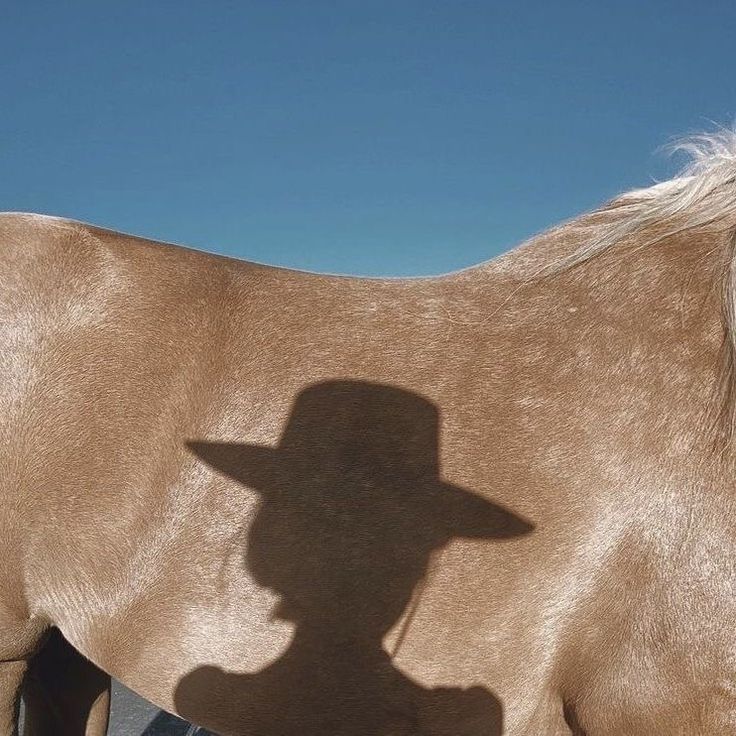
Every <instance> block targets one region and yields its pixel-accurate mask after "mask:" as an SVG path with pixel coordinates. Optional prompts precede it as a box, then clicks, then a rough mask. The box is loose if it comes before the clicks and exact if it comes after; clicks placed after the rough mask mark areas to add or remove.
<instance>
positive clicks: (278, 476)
mask: <svg viewBox="0 0 736 736" xmlns="http://www.w3.org/2000/svg"><path fill="white" fill-rule="evenodd" d="M438 443H439V413H438V410H437V408H436V407H435V406H434V404H432V403H431V402H430V401H428V400H427V399H425V398H423V397H421V396H419V395H417V394H414V393H411V392H409V391H405V390H402V389H399V388H396V387H393V386H387V385H381V384H372V383H365V382H358V381H330V382H326V383H320V384H315V385H312V386H309V387H307V388H306V389H304V391H302V393H300V394H299V395H298V397H297V398H296V401H295V403H294V406H293V408H292V412H291V415H290V417H289V420H288V422H287V425H286V428H285V430H284V432H283V434H282V436H281V439H280V441H279V444H278V446H277V447H262V446H257V445H248V444H237V443H235V444H231V443H218V442H204V441H196V442H189V443H187V445H188V447H189V449H190V450H191V451H192V452H193V453H195V454H196V455H197V456H198V457H199V458H200V459H201V460H202V461H203V462H205V463H206V464H207V465H209V466H210V467H211V468H213V469H215V470H216V471H217V472H218V473H220V474H222V475H224V476H226V477H228V478H230V479H233V480H236V481H238V482H239V483H241V484H243V485H244V486H247V487H248V488H250V489H253V490H255V491H257V492H258V493H259V494H260V496H261V502H260V506H259V509H258V512H257V514H256V517H255V519H254V521H253V523H252V525H251V527H250V529H249V532H248V536H247V541H246V549H245V550H244V561H245V565H246V566H247V568H248V570H249V573H250V574H251V576H252V577H253V578H254V579H255V580H256V582H258V584H260V585H262V586H264V587H267V588H269V589H271V590H272V591H274V592H275V593H277V594H278V595H279V596H280V598H281V602H280V604H279V606H278V608H277V611H276V614H275V615H276V616H278V617H279V618H282V619H284V620H289V621H292V622H293V623H294V624H295V631H294V635H293V639H292V641H291V644H290V645H289V647H288V649H287V650H286V651H285V652H284V653H283V654H282V655H281V657H280V658H279V659H277V660H276V661H275V662H273V663H272V664H271V665H269V666H267V667H265V668H264V669H262V670H261V671H259V672H249V673H235V672H225V671H223V670H221V669H219V668H217V667H215V666H204V667H200V668H198V669H196V670H194V671H193V672H190V673H189V674H187V675H186V676H185V677H184V678H183V679H182V680H181V681H180V682H179V684H178V686H177V689H176V692H175V703H176V708H177V711H178V712H179V713H180V714H181V715H182V716H183V717H185V718H187V719H188V720H190V721H192V722H194V723H198V724H201V725H202V726H204V727H206V728H208V729H211V730H213V731H215V732H220V733H224V734H243V736H331V735H338V734H339V736H379V735H380V736H420V735H424V734H442V735H446V736H500V734H501V733H502V730H503V708H502V706H501V703H500V702H499V700H498V699H497V698H496V697H495V696H494V695H493V693H491V692H490V691H489V690H487V689H486V688H484V687H480V686H476V687H470V688H459V687H446V688H425V687H423V686H422V685H420V684H419V683H417V682H415V681H413V680H412V679H411V678H410V677H408V676H407V675H405V674H404V673H403V672H402V671H401V670H399V669H398V668H397V667H396V666H395V665H394V664H393V661H392V657H391V656H389V654H388V653H387V652H386V651H385V649H384V648H383V639H384V637H385V635H386V633H387V632H388V631H389V630H391V629H392V627H394V626H396V624H397V622H399V621H400V620H402V616H404V620H405V621H406V620H410V619H411V614H412V611H410V610H408V609H409V608H410V607H411V606H410V602H411V601H412V596H413V595H415V591H417V590H418V589H419V588H420V586H421V583H422V581H423V580H424V579H425V576H426V574H427V570H428V565H429V561H430V558H431V556H432V554H433V553H434V552H437V551H439V550H441V549H442V548H443V547H445V546H446V545H447V544H448V543H449V542H450V541H451V540H452V539H454V538H456V537H459V538H467V539H477V540H488V541H489V543H490V542H492V541H493V540H501V539H508V538H511V537H516V536H519V535H523V534H527V533H529V532H530V531H531V530H532V528H533V527H532V525H531V524H530V523H528V522H527V521H525V520H523V519H522V518H520V517H519V516H517V515H515V514H513V513H511V512H510V511H508V510H506V509H504V508H503V507H501V506H499V505H497V504H494V503H492V502H490V501H488V500H487V499H486V498H484V497H481V496H479V495H476V494H474V493H472V492H471V491H469V490H466V489H464V488H461V487H459V486H456V485H453V484H450V483H447V482H445V481H444V480H442V478H441V475H440V468H439V449H438ZM243 624H244V625H245V626H247V625H248V622H247V620H245V621H244V622H243ZM402 625H403V624H402ZM403 633H406V627H404V630H403V631H402V635H403ZM233 645H234V646H237V643H234V644H233Z"/></svg>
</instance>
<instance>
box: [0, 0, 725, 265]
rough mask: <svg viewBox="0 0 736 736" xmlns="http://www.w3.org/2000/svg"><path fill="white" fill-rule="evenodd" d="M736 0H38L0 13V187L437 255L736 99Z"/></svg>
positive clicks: (396, 253)
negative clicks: (696, 0)
mask: <svg viewBox="0 0 736 736" xmlns="http://www.w3.org/2000/svg"><path fill="white" fill-rule="evenodd" d="M735 39H736V3H734V2H733V0H729V2H718V1H714V2H707V3H703V4H698V6H697V7H696V6H695V4H694V3H692V2H677V1H674V2H672V1H670V2H662V1H661V0H656V1H652V0H650V1H648V2H642V1H641V0H638V1H637V2H633V1H631V0H618V1H617V2H514V3H511V2H508V3H506V2H504V3H501V2H491V1H490V0H487V1H485V2H480V1H472V2H470V1H464V0H445V1H444V2H435V1H434V0H421V1H419V0H391V1H388V2H383V1H380V2H375V1H372V0H357V1H353V0H345V1H341V0H332V1H330V2H323V1H321V0H299V1H296V0H259V1H256V2H248V1H247V0H241V1H240V2H236V1H235V0H233V1H232V2H218V1H216V0H215V1H212V0H211V1H208V2H204V1H203V0H202V1H199V2H191V1H188V0H179V1H178V2H157V1H156V0H151V1H150V2H137V1H135V0H133V1H130V2H106V1H104V0H97V1H96V2H74V1H73V0H72V1H71V2H63V3H61V2H58V1H55V2H45V1H44V2H39V1H34V0H27V1H26V2H20V0H13V1H12V2H4V3H3V4H2V15H1V16H0V82H1V86H0V90H1V93H2V97H1V98H0V99H1V101H0V172H1V175H0V209H5V210H31V211H38V212H45V213H50V214H58V215H64V216H68V217H72V218H76V219H81V220H85V221H91V222H94V223H97V224H101V225H104V226H107V227H111V228H115V229H120V230H124V231H127V232H133V233H136V234H141V235H146V236H149V237H153V238H158V239H162V240H169V241H175V242H180V243H184V244H189V245H192V246H194V247H200V248H204V249H207V250H212V251H217V252H222V253H226V254H229V255H236V256H240V257H243V258H249V259H253V260H258V261H262V262H267V263H273V264H280V265H287V266H291V267H295V268H307V269H311V270H326V271H331V272H341V273H355V274H367V275H374V274H386V275H404V274H429V273H441V272H445V271H449V270H454V269H457V268H461V267H464V266H467V265H470V264H473V263H477V262H480V261H483V260H487V259H488V258H490V257H492V256H493V255H495V254H497V253H500V252H502V251H503V250H506V249H508V248H510V247H512V246H513V245H515V244H516V243H518V242H520V241H522V240H523V239H525V238H527V237H528V236H529V235H531V234H533V233H535V232H537V231H539V230H541V229H544V228H546V227H548V226H550V225H552V224H554V223H556V222H558V221H560V220H562V219H565V218H568V217H571V216H573V215H575V214H576V213H578V212H581V211H583V210H585V209H589V208H591V207H594V206H595V205H596V204H598V203H600V202H601V201H603V200H605V199H607V198H609V197H610V196H612V195H614V194H616V193H617V192H619V191H621V190H624V189H627V188H631V187H633V186H638V185H644V184H647V183H648V182H650V181H651V180H652V178H653V177H655V178H664V177H666V176H667V175H668V174H669V173H670V172H671V171H672V165H671V164H670V163H668V162H667V161H666V160H665V159H664V158H663V157H661V156H659V157H658V156H656V155H655V150H656V149H657V147H658V146H660V145H661V144H663V143H666V142H667V141H668V140H669V139H671V137H672V136H675V135H678V134H682V133H687V132H692V131H696V130H701V129H703V128H708V127H709V125H710V123H709V121H711V120H713V121H716V122H719V123H726V124H730V123H731V122H732V121H733V119H734V116H735V115H736V63H734V44H735V43H736V41H735Z"/></svg>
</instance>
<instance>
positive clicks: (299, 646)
mask: <svg viewBox="0 0 736 736" xmlns="http://www.w3.org/2000/svg"><path fill="white" fill-rule="evenodd" d="M698 145H699V146H700V148H697V147H696V150H695V158H694V163H693V166H692V167H691V168H690V170H688V171H687V172H686V175H685V176H683V177H682V178H678V179H676V180H673V182H670V183H669V184H668V185H666V186H658V187H654V188H652V189H649V190H643V191H641V192H635V193H631V194H629V195H624V196H623V197H621V198H619V199H618V200H616V201H615V202H613V203H612V204H610V205H608V206H606V207H604V208H603V209H601V210H600V211H598V212H595V213H592V214H590V215H585V216H583V217H581V218H579V219H577V220H575V221H572V222H570V223H568V224H566V225H564V226H562V227H560V228H557V229H555V230H552V231H550V232H549V233H545V234H543V235H541V236H539V237H538V238H536V239H535V240H533V241H531V242H530V243H528V244H526V245H525V246H523V247H521V248H519V249H517V250H515V251H512V252H510V253H508V254H506V255H504V256H503V257H501V258H498V259H496V260H494V261H490V262H488V263H486V264H482V265H480V266H477V267H475V268H472V269H468V270H466V271H461V272H458V273H455V274H450V275H448V276H443V277H438V278H427V279H397V280H390V279H354V278H345V277H331V276H322V275H317V274H304V273H299V272H295V271H289V270H284V269H276V268H270V267H266V266H260V265H256V264H249V263H244V262H240V261H237V260H233V259H228V258H223V257H218V256H212V255H208V254H204V253H199V252H197V251H193V250H189V249H186V248H180V247H177V246H170V245H164V244H158V243H152V242H150V241H144V240H141V239H138V238H134V237H130V236H125V235H120V234H117V233H112V232H109V231H104V230H100V229H98V228H94V227H91V226H87V225H82V224H79V223H74V222H68V221H64V220H57V219H54V218H39V217H37V216H32V215H4V216H1V217H0V261H2V268H1V269H0V273H1V274H2V276H0V285H1V286H2V288H0V350H1V354H2V356H3V360H2V363H1V364H0V365H1V370H2V375H3V377H2V381H1V382H0V409H1V411H0V435H1V438H2V446H3V448H4V454H3V456H2V457H1V458H0V479H2V484H3V486H2V493H3V495H4V503H3V505H2V510H1V511H0V525H1V526H2V528H3V534H2V535H0V540H1V541H0V545H2V547H3V549H2V555H3V557H2V559H3V560H4V561H5V564H4V565H3V566H2V568H0V576H1V577H0V660H2V662H1V663H0V695H1V696H2V698H0V734H3V733H11V732H12V730H11V729H12V727H13V721H14V717H15V715H14V713H15V705H16V702H17V694H18V693H19V692H20V688H21V683H22V681H23V676H24V672H25V669H26V663H27V662H28V661H29V660H31V658H32V657H33V655H34V653H35V652H36V651H38V649H39V647H40V646H41V644H42V643H43V641H44V638H45V636H46V635H47V632H48V630H49V628H50V627H52V626H56V627H58V628H59V629H60V630H61V631H62V632H63V634H64V635H65V637H67V639H68V640H69V641H70V642H71V643H72V644H73V645H74V647H76V648H77V649H78V650H79V651H80V652H82V653H83V654H84V655H85V656H86V657H88V658H89V659H90V660H91V661H92V662H94V663H95V665H96V666H97V667H99V668H100V669H97V668H96V667H95V668H92V665H89V667H90V670H89V672H90V673H98V672H99V675H100V677H101V678H103V679H101V680H100V682H101V683H102V685H103V686H104V684H105V682H106V681H105V679H104V678H105V677H106V675H105V674H103V673H108V674H111V675H114V676H115V677H117V678H119V679H120V680H121V681H122V682H124V683H125V684H127V685H129V686H130V687H132V688H133V689H134V690H136V691H137V692H139V693H141V694H142V695H144V696H145V697H147V698H149V699H150V700H152V701H153V702H155V703H156V704H158V705H159V706H160V707H162V708H164V709H166V710H169V711H172V712H177V713H179V714H180V715H182V716H183V717H185V718H188V719H190V720H192V721H195V722H198V723H201V724H202V725H204V726H205V727H208V728H210V729H213V730H214V731H217V732H221V733H224V734H258V735H259V736H267V735H268V734H274V736H275V735H276V734H280V735H284V734H288V735H289V736H292V735H294V736H296V734H299V735H300V736H311V735H312V734H314V735H315V736H316V734H329V733H333V734H343V735H349V734H356V736H357V734H376V735H378V734H381V735H384V734H386V735H388V734H391V735H394V734H402V735H403V734H407V735H409V734H412V735H419V734H453V735H454V736H458V735H461V736H465V735H467V736H475V735H476V734H477V735H478V736H480V734H484V735H486V736H488V735H490V734H501V733H505V734H511V735H512V736H522V735H526V734H538V733H544V734H565V733H571V732H574V733H578V734H582V733H587V734H589V735H590V736H593V735H594V734H595V735H608V734H611V735H613V734H623V733H626V734H632V735H636V736H639V735H642V736H643V735H644V734H651V733H668V734H692V733H695V732H698V733H703V734H713V735H715V734H724V733H736V729H734V727H733V724H732V723H731V721H730V720H729V718H730V717H731V716H730V714H731V713H732V712H733V709H734V708H735V707H736V705H735V704H734V703H732V702H731V700H730V697H731V696H730V695H729V693H731V692H732V689H729V687H730V685H728V683H732V682H733V676H734V674H735V673H734V672H733V663H732V660H731V658H730V652H731V651H732V649H733V637H732V634H731V628H730V627H731V622H732V620H733V614H734V610H733V609H734V606H735V605H736V604H735V603H734V599H733V596H732V595H731V594H730V593H729V591H731V590H732V587H731V586H732V585H733V583H734V582H736V580H735V579H734V569H733V559H734V555H733V546H734V544H735V542H734V540H735V539H736V535H734V531H736V530H735V528H734V527H735V524H736V522H735V520H734V518H733V513H734V512H733V509H734V503H733V492H732V485H731V482H730V477H731V476H730V469H731V452H732V451H731V446H730V442H731V432H732V419H731V418H732V416H733V412H732V406H733V400H732V398H733V392H732V390H731V384H732V381H733V375H734V374H733V369H732V366H733V360H732V352H733V348H732V346H733V345H734V344H736V342H735V341H734V337H733V336H734V334H736V331H734V325H733V321H734V318H733V309H732V306H731V305H732V304H733V294H734V289H733V284H732V282H731V278H730V274H731V273H732V272H733V270H734V269H732V268H731V263H732V261H733V238H732V233H733V231H734V226H736V186H735V185H734V183H733V182H734V181H736V177H735V176H734V174H736V164H733V160H734V156H733V155H732V153H733V151H734V150H736V145H735V144H734V137H733V136H732V135H731V134H730V133H724V134H721V135H719V136H714V137H712V138H708V139H703V140H702V141H700V143H699V144H698ZM729 155H730V156H731V158H730V159H729ZM729 167H730V168H729ZM49 673H51V669H49ZM91 676H92V675H90V674H87V675H83V676H80V678H79V679H80V681H81V680H85V681H86V682H87V683H89V682H90V681H91V680H90V679H89V678H90V677H91ZM32 679H33V678H29V679H28V682H32ZM51 679H52V677H51V674H49V675H48V677H47V678H46V680H44V681H47V682H51ZM42 680H43V678H41V680H39V679H38V678H37V682H40V681H42ZM103 686H101V688H100V689H99V692H98V695H99V697H100V698H101V700H100V702H101V703H102V705H97V706H95V707H96V709H97V710H96V715H93V717H94V718H95V719H96V721H95V722H96V723H97V726H96V728H97V730H98V731H99V730H100V729H101V726H100V725H99V724H100V723H102V721H103V720H104V719H101V718H100V715H99V713H100V711H104V707H105V702H104V697H105V695H104V687H103ZM81 687H82V685H81V684H80V688H81ZM48 692H49V693H51V695H50V696H49V698H50V699H51V701H52V703H51V705H49V707H51V708H53V707H56V706H55V705H54V704H53V700H54V699H56V700H57V701H61V699H64V698H68V697H70V696H71V691H68V692H64V689H63V688H59V689H58V690H54V689H53V688H50V689H49V690H48ZM93 700H95V701H96V698H95V699H93ZM31 701H32V702H33V703H35V706H34V707H35V708H36V709H37V710H38V711H39V712H40V711H41V710H42V709H43V707H44V706H43V705H42V704H41V703H42V699H38V698H37V699H36V700H35V701H33V698H31ZM91 707H92V706H91V705H90V702H89V699H88V701H87V704H86V705H84V704H82V705H79V708H80V711H79V713H78V715H79V714H80V713H81V715H79V718H77V722H80V719H81V721H82V722H83V720H84V717H85V716H86V712H87V711H88V710H89V709H90V708H91ZM37 718H41V716H37ZM37 722H40V721H37ZM67 722H68V723H69V724H71V723H72V720H68V721H67ZM74 728H77V730H78V731H79V729H81V728H82V727H81V726H78V727H73V726H71V725H70V726H69V729H70V731H69V732H70V733H72V732H74ZM3 729H4V730H3Z"/></svg>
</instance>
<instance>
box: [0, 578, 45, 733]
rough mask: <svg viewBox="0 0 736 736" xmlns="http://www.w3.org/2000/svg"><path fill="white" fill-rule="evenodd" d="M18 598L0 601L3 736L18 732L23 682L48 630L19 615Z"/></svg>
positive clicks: (0, 719)
mask: <svg viewBox="0 0 736 736" xmlns="http://www.w3.org/2000/svg"><path fill="white" fill-rule="evenodd" d="M8 590H9V589H6V590H5V591H4V592H6V593H7V591H8ZM18 598H19V597H18V596H13V597H11V596H9V595H7V597H6V600H0V736H15V734H16V733H17V732H18V711H19V707H20V695H21V690H22V686H23V679H24V677H25V675H26V672H27V669H28V662H29V660H30V658H31V657H32V656H33V654H34V653H35V652H36V651H37V650H38V648H39V647H40V646H41V643H42V642H43V640H44V637H45V635H46V631H47V630H48V625H47V624H46V623H45V622H44V621H40V620H37V619H35V618H33V617H28V616H26V615H25V613H23V612H19V609H20V611H24V607H23V606H22V605H20V604H19V602H18Z"/></svg>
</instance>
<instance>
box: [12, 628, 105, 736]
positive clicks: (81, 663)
mask: <svg viewBox="0 0 736 736" xmlns="http://www.w3.org/2000/svg"><path fill="white" fill-rule="evenodd" d="M109 686H110V676H109V675H108V674H106V673H105V672H103V671H102V670H101V669H100V668H99V667H97V666H96V665H94V664H92V662H90V661H89V660H88V659H87V658H86V657H84V656H83V655H81V654H80V653H79V652H78V651H77V650H76V649H75V648H74V647H72V645H71V644H69V642H67V640H66V639H65V638H64V637H63V635H62V634H61V632H60V631H59V630H58V629H56V628H54V629H52V630H51V633H50V635H49V637H48V639H47V640H46V642H45V644H44V646H43V647H42V648H41V649H40V650H39V652H38V653H37V654H36V655H35V656H34V657H33V659H32V660H31V662H30V663H29V667H28V672H27V673H26V677H25V680H24V683H23V700H24V702H25V706H26V707H25V714H24V726H23V728H24V732H25V733H31V734H35V733H38V734H55V736H84V734H85V733H86V732H87V726H88V722H90V719H92V718H95V719H97V720H96V722H97V723H100V724H102V725H104V724H105V723H106V722H107V708H108V705H109ZM95 705H96V706H97V710H96V711H94V708H95Z"/></svg>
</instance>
